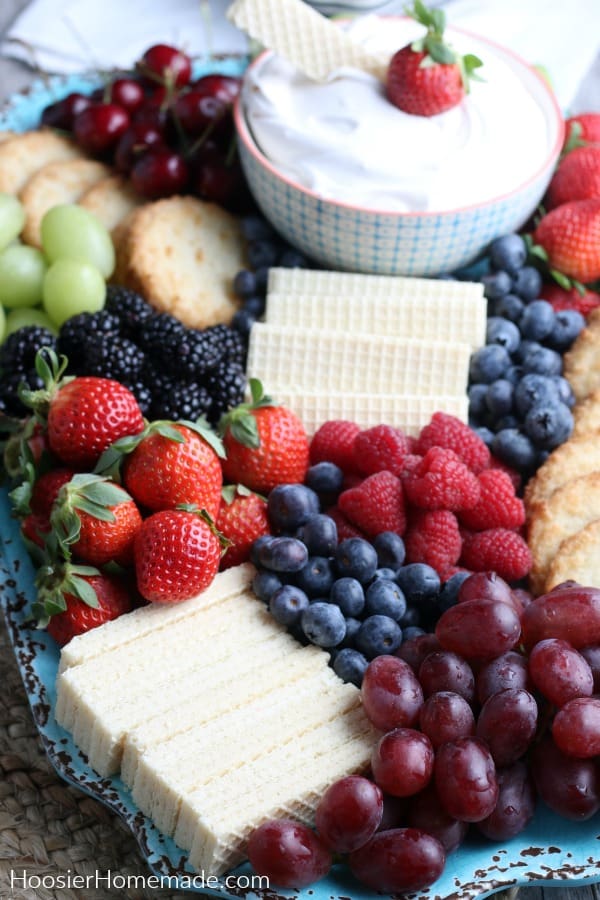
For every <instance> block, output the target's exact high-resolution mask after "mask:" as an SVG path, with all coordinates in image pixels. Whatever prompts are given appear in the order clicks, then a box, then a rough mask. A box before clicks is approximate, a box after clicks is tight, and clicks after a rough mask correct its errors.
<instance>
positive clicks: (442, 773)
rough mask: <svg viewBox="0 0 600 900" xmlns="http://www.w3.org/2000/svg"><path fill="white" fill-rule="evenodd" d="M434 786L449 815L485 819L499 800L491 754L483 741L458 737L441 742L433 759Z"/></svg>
mask: <svg viewBox="0 0 600 900" xmlns="http://www.w3.org/2000/svg"><path fill="white" fill-rule="evenodd" d="M435 785H436V788H437V792H438V796H439V798H440V802H441V804H442V806H443V807H444V809H445V810H446V812H447V813H448V815H450V816H452V817H453V818H454V819H460V820H461V821H463V822H479V821H481V819H485V818H487V816H489V815H490V814H491V813H492V812H493V810H494V807H495V806H496V802H497V800H498V781H497V779H496V769H495V766H494V760H493V759H492V755H491V753H490V751H489V750H488V748H487V747H486V745H485V744H484V743H483V741H480V740H478V739H477V738H461V739H460V740H458V741H452V742H450V743H447V744H442V746H441V747H439V748H438V750H437V753H436V759H435Z"/></svg>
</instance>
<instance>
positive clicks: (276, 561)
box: [257, 537, 308, 572]
mask: <svg viewBox="0 0 600 900" xmlns="http://www.w3.org/2000/svg"><path fill="white" fill-rule="evenodd" d="M257 555H258V562H259V564H260V565H261V566H264V567H265V569H270V570H271V571H272V572H299V571H300V569H301V568H302V567H303V566H305V565H306V562H307V560H308V550H307V549H306V547H305V546H304V544H303V543H302V541H299V540H297V539H296V538H291V537H277V538H274V539H273V540H272V541H270V542H269V543H267V544H263V545H262V546H261V547H260V548H259V550H258V554H257Z"/></svg>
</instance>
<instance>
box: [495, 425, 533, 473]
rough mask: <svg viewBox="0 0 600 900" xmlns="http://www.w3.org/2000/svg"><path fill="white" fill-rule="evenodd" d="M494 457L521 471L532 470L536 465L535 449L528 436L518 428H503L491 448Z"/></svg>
mask: <svg viewBox="0 0 600 900" xmlns="http://www.w3.org/2000/svg"><path fill="white" fill-rule="evenodd" d="M491 450H492V453H493V454H494V456H497V457H498V459H501V460H502V462H505V463H506V464H507V465H509V466H512V467H513V468H514V469H518V470H519V471H525V470H527V469H531V468H532V466H533V465H534V463H535V456H536V453H535V449H534V446H533V444H532V443H531V441H530V440H529V438H528V437H527V435H525V434H521V432H520V431H519V429H518V428H503V429H502V430H501V431H499V432H498V433H497V434H496V435H495V436H494V440H493V442H492V447H491Z"/></svg>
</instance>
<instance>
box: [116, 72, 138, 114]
mask: <svg viewBox="0 0 600 900" xmlns="http://www.w3.org/2000/svg"><path fill="white" fill-rule="evenodd" d="M109 98H110V102H111V103H116V104H117V106H122V107H123V109H126V110H127V112H130V113H131V112H133V111H134V110H135V109H137V108H138V106H140V105H141V104H142V103H143V102H144V89H143V87H142V85H141V84H140V83H139V81H134V79H133V78H117V79H115V81H113V83H112V84H111V85H110V88H109Z"/></svg>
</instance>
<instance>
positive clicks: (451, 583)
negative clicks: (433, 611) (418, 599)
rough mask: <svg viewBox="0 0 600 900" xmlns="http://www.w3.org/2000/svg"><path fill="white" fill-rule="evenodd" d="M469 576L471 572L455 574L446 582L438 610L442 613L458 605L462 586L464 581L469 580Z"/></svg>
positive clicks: (439, 599)
mask: <svg viewBox="0 0 600 900" xmlns="http://www.w3.org/2000/svg"><path fill="white" fill-rule="evenodd" d="M469 575H470V573H469V572H455V574H454V575H451V576H450V578H448V580H447V581H445V582H444V584H443V586H442V590H441V591H440V595H439V597H438V602H437V606H438V609H439V611H440V612H441V613H442V612H445V611H446V610H447V609H450V607H451V606H454V605H455V604H456V602H457V600H458V592H459V590H460V586H461V584H462V583H463V581H466V580H467V578H468V577H469Z"/></svg>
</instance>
